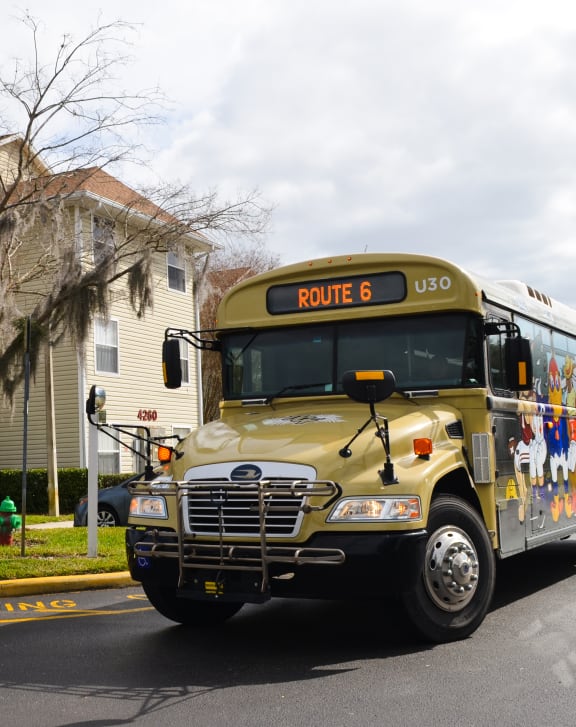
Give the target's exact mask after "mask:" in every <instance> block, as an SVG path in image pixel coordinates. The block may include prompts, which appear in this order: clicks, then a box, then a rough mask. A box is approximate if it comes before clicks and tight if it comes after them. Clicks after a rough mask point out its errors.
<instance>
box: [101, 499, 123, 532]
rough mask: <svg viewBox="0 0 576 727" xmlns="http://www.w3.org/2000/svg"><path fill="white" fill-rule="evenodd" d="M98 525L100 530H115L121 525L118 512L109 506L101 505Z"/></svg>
mask: <svg viewBox="0 0 576 727" xmlns="http://www.w3.org/2000/svg"><path fill="white" fill-rule="evenodd" d="M96 523H97V525H98V527H99V528H114V527H116V526H117V525H120V519H119V518H118V515H117V514H116V512H115V511H114V510H113V509H112V508H111V507H108V506H107V505H99V506H98V513H97V515H96Z"/></svg>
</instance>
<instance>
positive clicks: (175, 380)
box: [162, 338, 182, 389]
mask: <svg viewBox="0 0 576 727" xmlns="http://www.w3.org/2000/svg"><path fill="white" fill-rule="evenodd" d="M162 373H163V374H164V386H165V387H166V388H167V389H178V388H180V386H181V385H182V364H181V362H180V344H179V343H178V339H177V338H166V339H164V342H163V343H162Z"/></svg>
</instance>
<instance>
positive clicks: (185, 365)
mask: <svg viewBox="0 0 576 727" xmlns="http://www.w3.org/2000/svg"><path fill="white" fill-rule="evenodd" d="M178 342H179V344H180V367H181V369H182V383H183V384H189V383H190V357H189V350H190V347H189V346H188V343H187V342H186V341H183V340H182V339H179V341H178Z"/></svg>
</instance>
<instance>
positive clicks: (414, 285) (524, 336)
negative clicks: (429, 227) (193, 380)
mask: <svg viewBox="0 0 576 727" xmlns="http://www.w3.org/2000/svg"><path fill="white" fill-rule="evenodd" d="M179 339H183V340H185V341H188V342H189V343H190V344H192V345H195V346H197V347H199V348H203V349H210V350H213V351H215V352H216V353H215V354H214V355H219V356H220V357H221V362H222V380H223V397H222V403H221V417H220V419H219V420H218V421H214V422H211V423H209V424H206V425H205V426H203V427H201V428H199V429H198V430H197V431H195V432H193V433H192V434H190V435H189V436H188V437H187V438H186V439H185V440H183V441H181V442H179V443H178V444H177V445H176V446H175V447H173V448H172V449H170V450H169V455H170V461H169V463H168V464H167V465H166V467H167V471H166V476H165V477H162V478H161V480H162V481H150V482H147V483H140V484H138V485H137V486H136V487H135V488H134V491H133V499H132V503H131V517H130V526H129V528H128V530H127V551H128V560H129V566H130V570H131V573H132V576H133V577H134V578H135V579H136V580H138V581H141V582H142V585H143V587H144V590H145V592H146V594H147V596H148V598H149V599H150V601H151V603H152V604H153V605H154V606H155V608H156V609H157V610H158V611H159V612H160V613H161V614H163V615H164V616H166V617H168V618H170V619H172V620H174V621H177V622H181V623H185V624H196V625H198V626H200V627H202V626H204V625H206V624H216V623H220V622H222V621H224V620H225V619H227V618H230V617H231V616H233V615H234V614H235V613H236V612H237V611H238V610H239V609H240V608H241V607H242V605H243V604H244V603H261V602H264V601H266V600H268V599H270V598H271V597H275V596H280V597H283V598H286V597H296V598H322V599H325V598H347V597H351V596H352V597H354V598H361V599H364V598H375V597H376V598H387V597H392V596H393V597H394V598H397V599H400V601H401V603H402V604H403V607H404V610H405V612H406V613H407V615H408V617H409V619H410V621H411V622H412V624H413V626H414V628H415V629H416V630H417V631H418V632H419V633H420V634H421V635H422V636H423V637H425V638H426V639H430V640H433V641H450V640H454V639H459V638H463V637H466V636H467V635H469V634H471V633H472V632H473V631H474V630H475V629H476V628H477V627H478V626H479V624H480V623H481V622H482V620H483V618H484V616H485V614H486V611H487V609H488V607H489V605H490V601H491V599H492V595H493V591H494V582H495V566H496V559H499V558H506V557H509V556H512V555H514V554H516V553H520V552H522V551H525V550H527V549H529V548H533V547H536V546H538V545H540V544H543V543H547V542H550V541H552V540H557V539H560V538H563V537H565V536H568V535H569V534H571V533H573V532H576V514H575V513H576V472H575V470H576V409H575V408H574V407H575V405H576V387H575V386H574V383H575V382H574V376H575V373H574V361H575V360H576V312H574V311H572V310H570V309H568V308H567V307H566V306H563V305H562V304H560V303H557V302H556V301H554V300H551V299H550V298H549V297H547V296H546V295H543V294H541V293H539V292H538V291H535V290H533V289H532V288H530V287H528V286H527V285H524V284H522V283H519V282H515V281H506V282H489V281H485V280H481V279H479V278H477V277H475V276H473V275H470V274H468V273H467V272H465V271H463V270H462V269H460V268H459V267H457V266H455V265H453V264H451V263H449V262H446V261H444V260H440V259H437V258H433V257H427V256H422V255H405V254H392V253H390V254H361V255H352V256H349V257H335V258H333V259H329V260H312V261H309V262H304V263H299V264H295V265H290V266H287V267H284V268H281V269H278V270H275V271H272V272H269V273H265V274H262V275H258V276H255V277H254V278H251V279H250V280H247V281H246V282H243V283H241V284H240V285H238V286H236V287H235V288H233V289H232V290H231V291H230V292H229V293H228V294H227V295H226V297H225V298H224V300H223V301H222V304H221V306H220V309H219V313H218V321H217V329H216V330H214V331H212V332H198V331H183V330H174V329H168V330H167V332H166V340H165V342H164V348H163V363H164V377H165V383H166V385H167V386H168V387H170V388H175V387H177V386H178V385H179V381H180V372H179V363H180V352H179V346H180V343H179Z"/></svg>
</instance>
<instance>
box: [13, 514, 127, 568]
mask: <svg viewBox="0 0 576 727" xmlns="http://www.w3.org/2000/svg"><path fill="white" fill-rule="evenodd" d="M48 519H49V518H39V517H38V516H27V517H26V541H25V548H24V553H25V554H24V556H22V539H21V538H22V533H21V531H20V530H16V531H15V532H14V536H13V539H14V543H13V544H12V545H0V581H4V580H8V579H12V578H38V577H41V576H64V575H78V574H82V573H114V572H116V571H125V570H127V569H128V565H127V562H126V553H125V550H124V533H125V528H98V530H97V535H98V555H97V556H96V557H95V558H94V557H90V558H89V557H88V556H87V553H88V529H87V528H42V529H36V528H34V529H29V528H28V525H31V524H33V523H34V522H45V521H46V520H48ZM50 519H52V520H55V519H66V518H50ZM68 519H69V518H68Z"/></svg>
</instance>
